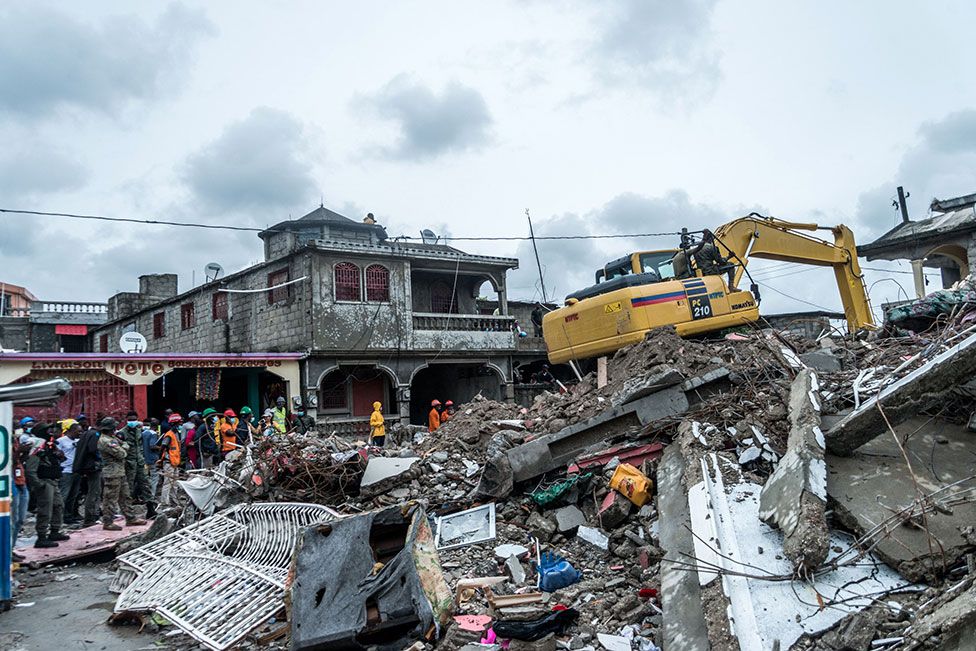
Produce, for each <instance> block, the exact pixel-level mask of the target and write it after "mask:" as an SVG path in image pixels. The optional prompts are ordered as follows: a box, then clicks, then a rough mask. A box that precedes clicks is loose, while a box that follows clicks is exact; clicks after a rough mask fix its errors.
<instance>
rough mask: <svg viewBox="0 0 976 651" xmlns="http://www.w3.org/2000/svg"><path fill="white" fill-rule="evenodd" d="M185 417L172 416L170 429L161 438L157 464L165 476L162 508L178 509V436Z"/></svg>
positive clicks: (179, 457)
mask: <svg viewBox="0 0 976 651" xmlns="http://www.w3.org/2000/svg"><path fill="white" fill-rule="evenodd" d="M182 422H183V417H182V416H180V415H179V414H172V415H171V416H170V417H169V423H170V426H171V427H170V428H169V430H167V431H166V433H165V434H163V435H162V436H161V437H159V453H160V454H159V460H158V461H157V462H156V463H157V465H159V466H160V469H161V471H162V475H163V488H162V493H161V496H160V499H159V503H160V506H161V507H162V508H164V509H165V508H170V507H178V506H179V501H178V498H177V492H176V491H177V486H176V482H177V480H178V479H179V478H180V463H181V462H182V458H181V456H180V439H179V437H178V436H177V435H176V432H177V431H178V430H179V427H180V424H181V423H182Z"/></svg>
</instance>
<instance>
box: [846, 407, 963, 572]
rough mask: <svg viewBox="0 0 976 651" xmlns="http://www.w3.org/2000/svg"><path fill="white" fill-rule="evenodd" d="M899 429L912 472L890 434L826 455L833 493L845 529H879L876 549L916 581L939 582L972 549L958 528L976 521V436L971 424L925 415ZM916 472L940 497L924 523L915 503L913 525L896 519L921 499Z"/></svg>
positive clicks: (929, 490) (921, 484) (874, 537)
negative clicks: (843, 453)
mask: <svg viewBox="0 0 976 651" xmlns="http://www.w3.org/2000/svg"><path fill="white" fill-rule="evenodd" d="M895 432H896V433H897V435H898V437H899V439H901V440H903V441H904V442H905V443H904V446H905V451H906V453H907V454H908V457H909V459H910V460H911V462H912V466H911V471H912V472H909V469H908V467H907V466H906V464H905V459H904V456H903V455H902V453H901V451H900V450H899V448H898V445H897V443H896V442H895V440H894V438H893V437H892V436H891V434H888V435H886V436H882V437H878V438H876V439H874V440H873V441H871V442H869V443H867V444H865V445H864V446H862V447H861V448H859V449H858V450H857V451H856V452H855V453H854V455H853V456H849V457H839V456H833V455H828V456H827V469H828V474H827V495H828V497H829V499H830V502H831V506H832V507H833V509H834V515H835V517H837V518H839V520H840V521H841V522H842V523H843V524H844V526H845V527H848V528H850V529H851V531H854V532H855V533H856V534H858V535H864V534H866V533H873V535H872V539H871V540H870V541H867V542H866V543H865V544H866V545H868V544H870V545H874V552H875V553H876V554H878V555H879V556H880V557H881V558H883V559H884V560H885V561H886V562H887V563H888V564H890V565H891V566H892V567H894V568H896V569H897V570H898V571H899V572H901V573H902V574H903V575H905V576H906V577H907V578H909V579H911V580H914V581H921V580H927V579H929V580H934V579H935V578H936V577H939V576H941V575H943V574H944V572H945V570H946V567H950V566H952V565H954V564H955V563H956V562H957V560H958V559H959V558H961V557H962V555H964V554H966V553H967V552H969V551H971V550H972V549H973V544H972V543H971V542H970V541H967V539H966V537H965V536H964V535H963V533H962V532H961V531H960V528H961V527H964V526H967V525H972V523H973V522H976V504H973V503H972V502H971V501H970V500H969V499H968V498H967V495H969V496H971V494H972V490H973V488H974V487H976V481H973V480H971V479H969V478H970V477H971V476H972V475H973V465H972V464H973V461H972V460H973V458H974V456H976V437H974V436H973V435H972V434H971V433H970V432H968V431H967V430H966V427H965V425H954V424H951V423H946V422H943V421H939V420H932V419H928V418H923V417H921V416H919V417H915V418H911V419H909V420H908V421H906V422H904V423H902V424H901V425H899V426H898V427H896V428H895ZM912 473H914V475H915V477H916V478H917V480H918V484H919V488H920V489H921V490H922V491H923V492H924V493H925V494H927V495H934V500H935V502H934V504H935V505H936V506H935V508H930V509H928V510H927V513H926V515H925V522H924V527H925V528H923V522H922V520H921V518H919V517H918V514H919V510H918V509H917V508H916V509H915V517H913V518H912V523H911V524H910V525H903V524H900V520H901V519H904V518H900V517H896V514H898V513H899V512H902V511H905V510H906V509H907V508H908V507H910V506H912V504H913V503H914V502H915V500H916V497H917V493H916V489H915V483H914V481H913V479H912ZM904 515H905V516H907V515H908V513H907V511H905V513H904ZM926 528H927V531H928V532H929V533H931V536H932V537H931V538H930V536H929V533H927V532H926ZM943 553H944V557H943Z"/></svg>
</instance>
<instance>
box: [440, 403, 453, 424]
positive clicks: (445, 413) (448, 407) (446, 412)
mask: <svg viewBox="0 0 976 651" xmlns="http://www.w3.org/2000/svg"><path fill="white" fill-rule="evenodd" d="M452 418H454V401H453V400H446V401H445V402H444V409H443V410H442V411H441V425H443V424H444V423H446V422H447V421H449V420H451V419H452Z"/></svg>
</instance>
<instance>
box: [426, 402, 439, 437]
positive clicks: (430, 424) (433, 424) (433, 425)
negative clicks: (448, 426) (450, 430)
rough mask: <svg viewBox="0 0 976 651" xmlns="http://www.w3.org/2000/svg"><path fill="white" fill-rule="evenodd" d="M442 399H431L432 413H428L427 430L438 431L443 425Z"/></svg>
mask: <svg viewBox="0 0 976 651" xmlns="http://www.w3.org/2000/svg"><path fill="white" fill-rule="evenodd" d="M440 406H441V401H440V400H438V399H437V398H434V399H433V400H431V401H430V413H428V414H427V431H428V432H436V431H437V428H439V427H440V426H441V412H440Z"/></svg>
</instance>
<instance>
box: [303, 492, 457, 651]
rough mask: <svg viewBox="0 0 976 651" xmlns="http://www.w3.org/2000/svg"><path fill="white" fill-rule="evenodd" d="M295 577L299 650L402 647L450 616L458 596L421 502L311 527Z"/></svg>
mask: <svg viewBox="0 0 976 651" xmlns="http://www.w3.org/2000/svg"><path fill="white" fill-rule="evenodd" d="M291 576H292V580H291V583H290V585H289V588H288V589H289V595H290V598H289V620H290V621H291V623H292V629H291V648H292V649H293V650H295V651H298V650H300V649H302V650H304V649H335V648H340V649H365V648H367V647H370V646H373V645H376V646H380V647H383V648H386V647H387V646H391V648H392V647H395V648H398V649H402V648H405V647H407V646H409V645H410V644H411V642H412V641H414V640H419V639H424V638H427V637H428V636H436V634H438V633H439V631H440V627H443V626H445V625H447V623H448V622H449V621H450V617H451V608H452V601H453V595H452V594H451V591H450V589H449V588H448V586H447V583H446V582H445V581H444V576H443V574H441V569H440V561H439V560H438V557H437V550H436V548H435V547H434V537H433V534H432V532H431V530H430V525H429V524H428V523H427V515H426V513H425V512H424V509H423V508H422V507H420V506H418V505H416V504H412V503H411V504H405V505H400V506H393V507H389V508H386V509H382V510H379V511H371V512H369V513H364V514H362V515H357V516H353V517H348V518H342V519H340V520H336V521H334V522H327V523H324V524H319V525H315V526H311V527H308V528H307V529H305V530H304V531H303V532H302V534H301V537H300V540H299V543H298V548H297V550H296V551H295V559H294V563H293V565H292V573H291Z"/></svg>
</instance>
